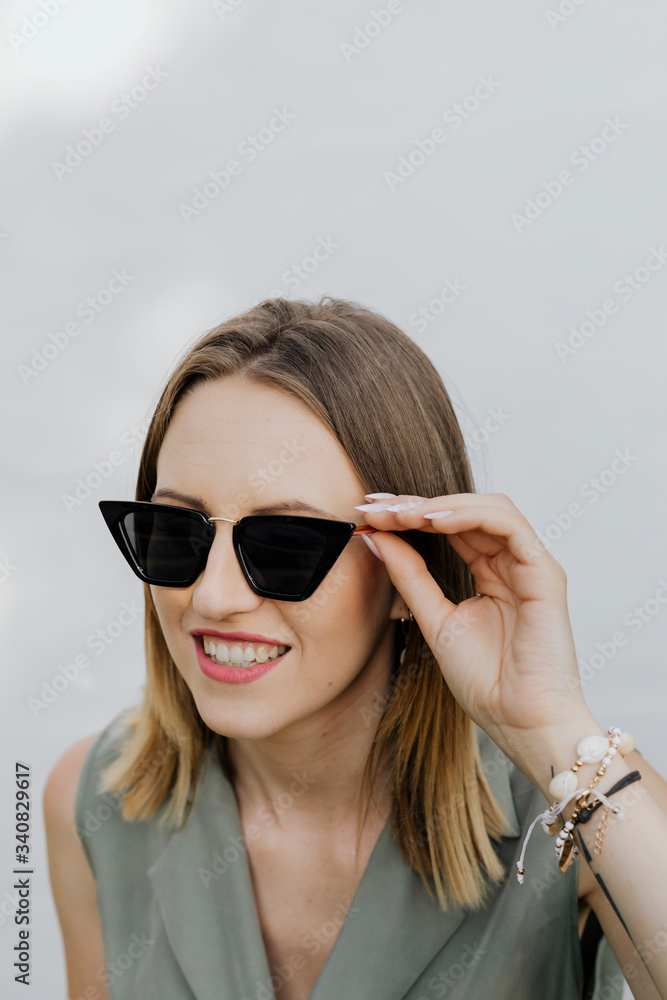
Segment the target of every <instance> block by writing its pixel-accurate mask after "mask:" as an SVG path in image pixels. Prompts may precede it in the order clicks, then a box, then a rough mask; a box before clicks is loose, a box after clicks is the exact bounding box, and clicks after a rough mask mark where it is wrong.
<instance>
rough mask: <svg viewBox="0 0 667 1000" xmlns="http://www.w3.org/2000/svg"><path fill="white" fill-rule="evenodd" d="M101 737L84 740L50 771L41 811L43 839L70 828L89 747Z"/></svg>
mask: <svg viewBox="0 0 667 1000" xmlns="http://www.w3.org/2000/svg"><path fill="white" fill-rule="evenodd" d="M100 735H101V733H100V732H97V733H92V735H90V736H84V737H83V739H80V740H77V742H76V743H73V744H72V745H71V746H69V747H68V748H67V749H66V750H65V752H64V753H63V754H62V755H61V756H60V757H59V758H58V760H57V761H56V763H55V764H54V765H53V767H52V768H51V770H50V772H49V774H48V777H47V779H46V784H45V785H44V795H43V799H42V801H43V807H44V821H45V823H46V827H47V836H49V834H53V835H56V836H59V835H62V833H63V831H64V830H65V829H70V828H71V827H73V826H74V821H75V817H74V811H75V801H76V793H77V790H78V787H79V781H80V779H81V772H82V770H83V766H84V763H85V761H86V758H87V756H88V753H89V751H90V748H91V747H92V745H93V744H94V743H95V742H96V741H97V740H98V739H99V737H100Z"/></svg>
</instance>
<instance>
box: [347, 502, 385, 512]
mask: <svg viewBox="0 0 667 1000" xmlns="http://www.w3.org/2000/svg"><path fill="white" fill-rule="evenodd" d="M354 509H355V510H363V511H367V510H391V507H390V506H389V504H386V503H362V504H361V506H360V507H355V508H354Z"/></svg>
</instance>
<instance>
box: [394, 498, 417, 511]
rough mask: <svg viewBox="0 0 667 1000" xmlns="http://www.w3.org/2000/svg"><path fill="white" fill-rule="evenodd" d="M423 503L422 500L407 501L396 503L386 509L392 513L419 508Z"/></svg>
mask: <svg viewBox="0 0 667 1000" xmlns="http://www.w3.org/2000/svg"><path fill="white" fill-rule="evenodd" d="M423 503H424V501H423V500H409V501H408V503H397V504H394V506H393V507H387V508H386V509H387V510H394V511H399V510H410V509H411V508H412V507H419V506H420V505H421V504H423Z"/></svg>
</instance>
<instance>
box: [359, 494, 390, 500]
mask: <svg viewBox="0 0 667 1000" xmlns="http://www.w3.org/2000/svg"><path fill="white" fill-rule="evenodd" d="M397 496H398V493H366V495H365V496H364V500H391V499H393V498H394V497H397Z"/></svg>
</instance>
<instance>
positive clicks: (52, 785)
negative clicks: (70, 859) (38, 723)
mask: <svg viewBox="0 0 667 1000" xmlns="http://www.w3.org/2000/svg"><path fill="white" fill-rule="evenodd" d="M126 714H127V711H124V712H121V713H119V714H118V715H117V716H115V718H113V719H112V720H111V722H110V723H109V724H108V725H107V726H106V727H105V728H104V729H102V730H99V731H98V732H96V733H91V734H90V735H89V736H84V737H83V738H82V739H79V740H77V741H76V742H75V743H72V744H71V745H70V746H68V747H67V748H66V749H65V750H64V752H63V753H62V754H61V755H60V756H59V757H58V759H57V760H56V762H55V764H54V765H53V767H52V768H51V770H50V771H49V773H48V775H47V778H46V783H45V785H44V793H43V796H42V806H43V812H44V823H45V826H46V834H47V843H48V845H49V847H50V846H51V845H54V846H57V847H58V848H62V849H64V850H67V851H68V852H70V851H72V852H74V853H75V854H76V853H77V852H76V848H75V846H74V843H75V842H78V843H79V846H81V843H80V840H81V838H80V833H81V831H80V830H79V828H78V827H79V824H78V823H77V819H78V812H79V810H80V808H81V804H82V802H83V800H84V799H89V798H91V797H93V796H95V795H96V794H97V779H98V776H99V772H100V770H101V769H102V767H103V766H104V765H105V764H107V763H109V762H110V761H111V760H112V759H113V758H114V757H115V756H116V755H117V754H118V753H119V750H120V745H121V743H122V739H123V738H125V737H127V736H128V735H129V730H128V727H127V725H126V724H125V718H126ZM86 853H87V852H86Z"/></svg>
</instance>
